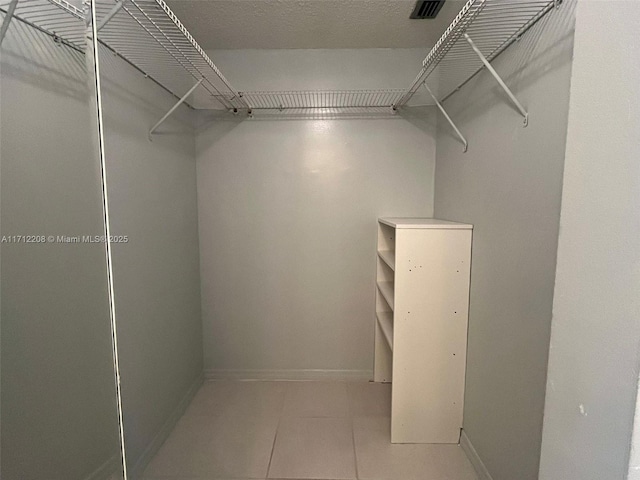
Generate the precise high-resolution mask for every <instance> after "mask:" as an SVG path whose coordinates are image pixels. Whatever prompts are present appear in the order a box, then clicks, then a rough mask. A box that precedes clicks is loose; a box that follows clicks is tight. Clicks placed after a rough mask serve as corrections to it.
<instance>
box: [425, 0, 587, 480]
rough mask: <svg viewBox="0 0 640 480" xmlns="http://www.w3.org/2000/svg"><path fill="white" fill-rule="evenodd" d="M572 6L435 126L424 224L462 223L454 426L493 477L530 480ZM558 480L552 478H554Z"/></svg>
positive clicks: (514, 50)
mask: <svg viewBox="0 0 640 480" xmlns="http://www.w3.org/2000/svg"><path fill="white" fill-rule="evenodd" d="M574 3H575V2H571V1H569V2H567V1H565V2H563V4H562V6H561V8H560V10H558V11H557V12H552V13H550V14H549V16H547V17H546V18H545V19H543V20H542V21H541V22H540V23H539V24H537V25H536V26H535V27H534V28H533V29H532V30H530V31H529V32H528V33H527V34H525V35H524V36H523V38H522V39H521V40H520V41H519V42H517V43H515V44H513V45H512V46H511V47H509V49H508V50H507V51H505V52H504V53H503V54H502V55H501V56H500V57H499V58H498V59H496V60H495V61H494V62H493V65H494V66H495V68H496V70H497V71H498V72H499V73H500V75H502V77H503V78H504V79H505V81H506V83H507V84H508V85H509V86H510V87H511V88H512V89H513V91H514V93H515V94H516V96H517V97H518V98H519V99H520V101H521V102H522V103H523V104H524V105H525V107H526V108H527V109H528V110H529V113H530V121H529V126H528V127H526V128H523V123H522V117H521V116H520V114H519V113H518V112H517V111H516V110H515V108H513V107H512V106H511V104H509V100H508V98H507V97H506V95H505V94H504V93H503V92H502V91H501V90H500V89H499V87H498V85H497V83H496V82H495V80H494V79H493V77H491V76H490V74H488V72H486V71H483V72H482V73H480V74H479V75H478V76H477V77H476V78H475V79H474V80H472V81H471V82H469V83H468V84H467V85H466V86H464V87H463V88H462V89H461V90H460V91H459V92H457V93H456V94H454V95H453V96H452V97H451V98H450V99H449V100H448V101H447V102H445V107H446V108H447V110H448V112H449V113H450V115H451V117H452V118H453V119H454V121H455V122H456V123H457V125H458V127H459V128H460V130H461V131H462V132H463V133H464V134H465V135H466V137H467V139H468V141H469V151H468V152H467V153H463V152H462V145H461V144H460V143H459V141H458V139H457V137H456V136H455V134H454V132H453V131H452V129H451V128H450V127H449V125H448V124H447V123H446V122H445V121H444V120H443V119H442V118H441V119H439V121H438V137H437V164H436V178H435V216H436V217H439V218H445V219H450V220H458V221H462V222H468V223H472V224H473V225H474V231H473V258H472V273H471V297H470V307H469V346H468V361H467V378H466V395H465V410H464V430H465V432H466V435H467V436H468V438H469V439H470V441H471V443H472V444H473V446H474V447H475V449H476V451H477V453H478V455H479V456H480V459H481V461H482V462H483V463H484V464H485V466H486V468H487V469H488V471H489V473H490V474H491V475H492V476H493V479H494V480H514V479H518V480H534V479H537V477H538V462H539V452H540V441H541V430H542V416H543V408H544V395H545V379H546V366H547V353H548V345H549V329H550V324H551V307H552V300H553V283H554V276H555V261H556V250H557V238H558V222H559V216H560V196H561V188H562V172H563V160H564V150H565V138H566V122H567V112H568V102H569V79H570V72H571V58H572V43H573V8H574ZM557 478H558V480H560V478H561V477H557Z"/></svg>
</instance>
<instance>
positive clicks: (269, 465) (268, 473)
mask: <svg viewBox="0 0 640 480" xmlns="http://www.w3.org/2000/svg"><path fill="white" fill-rule="evenodd" d="M288 391H289V386H288V385H287V387H286V388H285V389H284V393H283V395H282V407H280V415H279V416H278V425H277V426H276V434H275V435H274V436H273V445H271V455H270V456H269V464H268V465H267V477H266V478H267V479H268V478H269V475H270V474H271V462H273V454H274V452H275V451H276V440H277V439H278V431H279V430H280V423H281V422H282V418H283V417H284V407H285V402H286V400H287V393H288Z"/></svg>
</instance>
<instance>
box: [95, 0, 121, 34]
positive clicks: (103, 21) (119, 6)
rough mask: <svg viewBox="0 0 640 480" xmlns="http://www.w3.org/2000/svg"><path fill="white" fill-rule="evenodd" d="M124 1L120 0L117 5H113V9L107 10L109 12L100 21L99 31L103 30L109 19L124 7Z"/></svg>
mask: <svg viewBox="0 0 640 480" xmlns="http://www.w3.org/2000/svg"><path fill="white" fill-rule="evenodd" d="M124 2H125V0H118V1H117V2H116V3H115V5H114V6H113V7H111V10H109V12H107V14H106V15H105V16H104V17H103V18H102V20H100V22H99V23H98V27H97V29H98V32H99V31H100V30H102V29H103V28H104V26H105V25H106V24H107V23H109V20H111V19H112V18H113V17H115V15H116V13H118V12H119V11H120V9H121V8H122V7H124Z"/></svg>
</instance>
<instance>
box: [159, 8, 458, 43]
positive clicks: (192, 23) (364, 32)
mask: <svg viewBox="0 0 640 480" xmlns="http://www.w3.org/2000/svg"><path fill="white" fill-rule="evenodd" d="M168 3H169V5H170V6H171V8H172V9H173V11H174V12H175V13H176V15H178V17H179V18H180V20H181V21H182V22H183V23H184V25H185V26H186V27H187V28H188V29H189V30H190V31H191V33H192V34H193V36H194V37H195V38H196V40H197V41H198V43H200V45H202V47H204V48H207V49H238V48H409V47H431V46H432V45H433V44H434V43H435V42H436V41H437V39H438V38H439V37H440V35H442V33H443V32H444V30H445V29H446V27H447V26H448V25H449V23H451V21H452V20H453V18H454V17H455V15H456V14H457V13H458V11H459V10H460V8H462V5H463V4H464V2H463V1H462V0H446V3H445V5H444V7H443V8H442V10H441V11H440V14H439V15H438V17H437V18H436V19H434V20H410V19H409V15H410V14H411V11H412V10H413V7H414V5H415V0H168Z"/></svg>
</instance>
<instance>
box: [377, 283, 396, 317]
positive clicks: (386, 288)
mask: <svg viewBox="0 0 640 480" xmlns="http://www.w3.org/2000/svg"><path fill="white" fill-rule="evenodd" d="M378 290H380V293H381V294H382V297H383V298H384V299H385V300H386V301H387V303H388V304H389V306H390V307H391V310H393V282H378Z"/></svg>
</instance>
